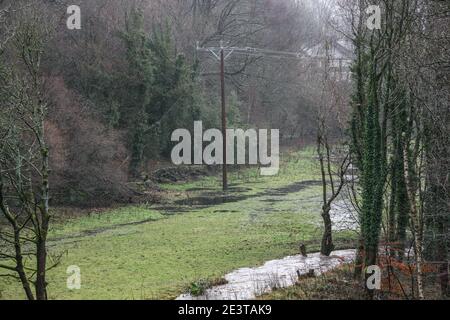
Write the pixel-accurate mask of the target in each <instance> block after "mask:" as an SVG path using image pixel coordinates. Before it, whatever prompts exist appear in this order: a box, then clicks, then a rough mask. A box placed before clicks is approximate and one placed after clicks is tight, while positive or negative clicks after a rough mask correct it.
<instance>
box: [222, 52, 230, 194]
mask: <svg viewBox="0 0 450 320" xmlns="http://www.w3.org/2000/svg"><path fill="white" fill-rule="evenodd" d="M220 87H221V96H222V137H223V165H222V185H223V191H226V190H228V177H227V176H228V173H227V110H226V101H225V54H224V51H223V45H222V44H221V45H220Z"/></svg>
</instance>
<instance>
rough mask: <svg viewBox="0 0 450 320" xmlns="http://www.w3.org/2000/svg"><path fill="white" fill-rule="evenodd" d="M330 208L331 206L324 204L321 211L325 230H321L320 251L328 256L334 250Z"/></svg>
mask: <svg viewBox="0 0 450 320" xmlns="http://www.w3.org/2000/svg"><path fill="white" fill-rule="evenodd" d="M330 210H331V208H330V207H329V206H326V207H324V208H323V209H322V211H323V212H322V218H323V223H324V228H325V230H324V232H323V237H322V246H321V249H320V253H321V254H323V255H324V256H329V255H330V254H331V253H332V252H333V250H334V244H333V236H332V235H333V233H332V227H331V217H330Z"/></svg>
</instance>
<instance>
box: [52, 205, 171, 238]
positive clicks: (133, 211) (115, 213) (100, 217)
mask: <svg viewBox="0 0 450 320" xmlns="http://www.w3.org/2000/svg"><path fill="white" fill-rule="evenodd" d="M162 218H164V216H163V215H162V214H161V213H160V212H158V211H155V210H149V209H148V208H146V207H145V206H132V207H124V208H118V209H114V210H111V211H108V212H107V213H104V212H96V213H92V214H90V215H88V216H84V217H78V218H71V219H69V220H67V221H66V222H64V223H61V222H60V223H56V224H54V225H53V226H52V230H51V235H50V239H52V238H60V237H64V236H66V235H71V236H77V235H82V234H86V233H96V232H100V231H102V230H104V229H108V228H113V227H117V226H120V225H126V224H134V223H141V222H144V221H155V220H159V219H162Z"/></svg>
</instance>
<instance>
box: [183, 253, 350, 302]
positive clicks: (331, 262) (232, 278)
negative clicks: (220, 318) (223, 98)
mask: <svg viewBox="0 0 450 320" xmlns="http://www.w3.org/2000/svg"><path fill="white" fill-rule="evenodd" d="M354 257H355V250H341V251H335V252H333V254H332V255H331V256H330V257H325V256H322V255H321V254H320V253H314V254H310V255H308V257H304V256H302V255H298V256H290V257H286V258H283V259H280V260H272V261H268V262H266V263H265V264H264V265H263V266H261V267H256V268H242V269H238V270H235V271H233V272H231V273H229V274H227V275H226V276H225V280H226V281H227V284H224V285H220V286H216V287H213V288H211V289H208V290H206V292H205V294H204V295H201V296H192V295H190V294H184V295H181V296H179V297H178V298H177V300H251V299H255V298H256V297H257V296H259V295H262V294H265V293H269V292H271V291H272V290H273V289H278V288H286V287H290V286H293V285H294V284H295V283H296V282H297V279H298V276H299V275H306V274H308V273H309V272H310V270H314V274H315V275H320V274H322V273H324V272H327V271H329V270H331V269H334V268H336V267H338V266H340V265H342V264H344V263H348V262H351V261H353V260H354Z"/></svg>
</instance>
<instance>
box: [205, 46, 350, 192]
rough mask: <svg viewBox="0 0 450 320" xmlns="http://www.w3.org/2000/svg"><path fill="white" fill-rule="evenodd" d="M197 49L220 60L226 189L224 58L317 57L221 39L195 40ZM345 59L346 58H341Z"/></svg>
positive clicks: (225, 184) (225, 180)
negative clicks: (206, 43) (211, 43)
mask: <svg viewBox="0 0 450 320" xmlns="http://www.w3.org/2000/svg"><path fill="white" fill-rule="evenodd" d="M196 48H197V51H204V52H209V53H211V54H212V55H213V56H214V57H215V58H216V59H217V60H218V61H220V82H221V99H222V135H223V172H222V179H223V181H222V182H223V191H226V190H227V189H228V180H227V134H226V133H227V112H226V100H225V60H227V59H228V58H229V57H230V56H231V55H232V54H233V52H235V53H237V54H243V55H247V56H256V57H272V58H291V59H316V58H317V57H312V56H308V55H307V54H305V53H301V52H285V51H275V50H267V49H259V48H250V47H245V48H239V47H224V45H223V41H220V47H207V48H203V47H200V46H199V43H198V42H197V46H196ZM342 60H346V59H342Z"/></svg>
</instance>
